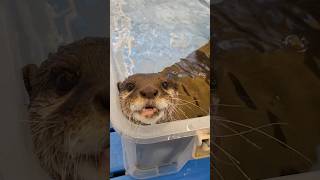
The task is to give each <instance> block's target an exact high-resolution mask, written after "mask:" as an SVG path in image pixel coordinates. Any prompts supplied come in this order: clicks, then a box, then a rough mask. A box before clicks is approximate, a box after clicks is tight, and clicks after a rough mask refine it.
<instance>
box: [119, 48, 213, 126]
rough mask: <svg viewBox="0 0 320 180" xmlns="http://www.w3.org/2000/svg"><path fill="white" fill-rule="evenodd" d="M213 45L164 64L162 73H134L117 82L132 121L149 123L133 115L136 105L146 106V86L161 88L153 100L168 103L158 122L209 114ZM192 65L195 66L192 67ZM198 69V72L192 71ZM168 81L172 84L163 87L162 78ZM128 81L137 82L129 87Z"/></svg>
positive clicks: (125, 113)
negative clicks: (171, 63)
mask: <svg viewBox="0 0 320 180" xmlns="http://www.w3.org/2000/svg"><path fill="white" fill-rule="evenodd" d="M209 50H210V45H209V43H207V44H206V45H204V46H203V47H201V48H199V49H198V50H196V51H195V52H193V53H191V54H190V55H188V56H187V57H186V58H184V59H181V61H180V62H178V63H176V64H174V65H172V66H170V67H167V68H165V69H164V70H163V71H161V72H159V73H149V74H134V75H132V76H129V77H128V78H127V79H126V80H124V81H123V82H119V83H118V88H119V98H120V105H121V108H122V112H123V113H124V115H125V116H126V117H127V118H128V119H129V120H130V121H132V122H133V123H135V124H140V125H148V122H141V120H139V118H138V119H137V118H135V117H134V112H133V110H132V108H130V107H132V106H133V105H134V106H143V105H144V104H145V103H146V102H147V101H149V100H147V99H145V98H143V97H141V95H140V94H139V92H140V91H141V90H143V89H144V88H147V87H149V86H150V87H153V88H155V89H157V90H158V91H159V95H158V96H157V97H156V98H155V99H154V100H152V102H153V103H154V104H158V105H160V104H163V106H165V108H164V110H163V112H164V116H163V117H161V118H160V119H159V120H158V121H156V123H164V122H170V121H175V120H182V119H188V118H195V117H200V116H205V115H208V114H209V98H208V97H210V92H209V88H210V87H209V83H210V82H209V80H210V77H209V64H210V62H209V57H208V55H210V53H209ZM189 69H192V70H193V71H192V70H189ZM194 72H197V73H196V74H193V73H194ZM164 81H166V82H168V83H169V85H170V86H169V88H168V89H167V90H166V89H164V88H162V87H161V83H162V82H164ZM127 83H134V84H135V89H133V90H132V91H129V90H127V89H126V88H125V86H126V84H127Z"/></svg>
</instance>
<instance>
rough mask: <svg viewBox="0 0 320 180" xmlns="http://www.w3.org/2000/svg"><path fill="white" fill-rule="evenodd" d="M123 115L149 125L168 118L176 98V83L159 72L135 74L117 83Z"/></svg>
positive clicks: (133, 120) (137, 122)
mask: <svg viewBox="0 0 320 180" xmlns="http://www.w3.org/2000/svg"><path fill="white" fill-rule="evenodd" d="M118 90H119V97H120V104H121V108H122V112H123V113H124V114H125V116H126V117H127V118H128V119H129V120H131V121H132V122H134V123H136V124H142V125H150V124H154V123H157V122H159V121H160V120H162V119H163V118H169V117H170V115H171V113H172V111H173V109H172V108H170V107H172V106H173V104H174V103H175V101H176V98H177V93H178V92H177V83H176V82H175V80H173V79H172V78H169V77H168V76H165V75H162V74H160V73H154V74H135V75H132V76H130V77H128V78H127V79H126V80H124V81H123V82H120V83H118Z"/></svg>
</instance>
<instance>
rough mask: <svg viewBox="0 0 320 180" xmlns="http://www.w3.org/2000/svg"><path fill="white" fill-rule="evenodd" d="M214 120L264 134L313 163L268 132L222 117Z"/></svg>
mask: <svg viewBox="0 0 320 180" xmlns="http://www.w3.org/2000/svg"><path fill="white" fill-rule="evenodd" d="M214 118H215V120H216V121H222V122H227V123H232V124H235V125H239V126H242V127H246V128H249V129H252V130H253V131H256V132H258V133H260V134H262V135H265V136H266V137H268V138H270V139H272V140H274V141H276V142H278V143H279V144H281V145H283V146H285V147H286V148H288V149H290V150H291V151H293V152H295V153H296V154H297V155H299V156H300V157H301V158H302V159H304V160H305V161H306V162H308V164H309V165H311V164H312V161H311V160H310V159H309V158H307V157H306V156H305V155H303V154H302V153H301V152H300V151H298V150H296V149H294V148H293V147H291V146H289V145H288V144H286V143H284V142H282V141H280V140H279V139H277V138H275V137H273V136H271V135H269V134H268V133H266V132H264V131H261V130H259V129H256V128H254V127H252V126H248V125H245V124H242V123H238V122H234V121H230V120H227V119H224V118H221V117H217V116H215V117H214Z"/></svg>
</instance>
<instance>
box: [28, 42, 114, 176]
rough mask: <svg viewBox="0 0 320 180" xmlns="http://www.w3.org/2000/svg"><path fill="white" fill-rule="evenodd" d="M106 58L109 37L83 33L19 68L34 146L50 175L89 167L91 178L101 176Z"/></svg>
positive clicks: (106, 103) (80, 171) (81, 173)
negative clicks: (41, 59) (82, 36)
mask: <svg viewBox="0 0 320 180" xmlns="http://www.w3.org/2000/svg"><path fill="white" fill-rule="evenodd" d="M108 59H109V41H108V39H106V38H86V39H83V40H80V41H76V42H74V43H72V44H69V45H67V46H63V47H60V48H59V49H58V51H57V52H56V53H54V54H50V55H49V57H48V59H47V60H45V61H44V62H43V63H42V64H41V66H40V67H39V68H37V66H36V65H27V66H26V67H25V68H24V69H23V75H24V81H25V86H26V89H27V91H28V93H29V96H30V105H29V114H30V127H31V131H32V137H33V142H34V151H35V153H36V154H37V156H38V157H39V160H40V163H41V165H42V167H43V168H44V169H45V170H47V171H48V172H49V173H50V175H51V176H52V177H53V178H54V179H71V180H75V179H86V178H87V177H85V176H86V175H85V174H84V173H87V172H86V171H87V170H84V169H88V167H89V170H88V171H92V172H93V174H94V175H92V176H91V177H92V179H95V178H98V177H99V178H100V177H101V179H103V178H105V173H104V172H105V171H104V170H105V169H109V168H108V167H105V165H103V166H102V163H103V162H105V160H104V159H103V158H106V157H103V151H107V148H108V146H109V143H108V141H109V138H108V133H107V132H106V131H107V124H108V123H109V100H108V97H109V73H108V72H109V71H108V70H109V62H108ZM107 164H108V163H107ZM99 166H100V167H99ZM101 167H102V168H103V171H102V170H101ZM98 168H100V175H98V174H99V173H98V171H99V170H98ZM89 174H90V173H89ZM102 177H103V178H102Z"/></svg>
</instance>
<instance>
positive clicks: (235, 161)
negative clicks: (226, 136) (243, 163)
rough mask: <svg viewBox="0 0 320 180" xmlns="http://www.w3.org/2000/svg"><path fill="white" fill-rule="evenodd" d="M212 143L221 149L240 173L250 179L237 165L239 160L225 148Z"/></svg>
mask: <svg viewBox="0 0 320 180" xmlns="http://www.w3.org/2000/svg"><path fill="white" fill-rule="evenodd" d="M213 145H214V146H216V147H217V148H218V149H219V150H221V151H222V152H223V153H224V154H225V155H226V156H227V157H228V158H229V159H230V160H231V161H232V162H233V164H234V165H235V167H236V168H237V169H238V170H239V172H241V174H242V175H243V176H244V177H245V178H246V179H247V180H250V179H251V178H250V177H249V176H248V175H247V174H246V173H245V172H244V171H243V170H242V168H241V167H240V166H239V164H240V162H239V161H238V160H237V159H235V158H234V157H233V156H232V155H231V154H230V153H228V152H227V151H226V150H224V149H223V148H222V147H220V146H219V145H217V144H216V143H214V142H213Z"/></svg>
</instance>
